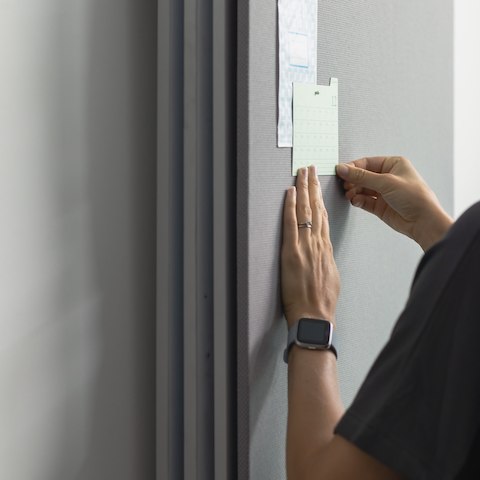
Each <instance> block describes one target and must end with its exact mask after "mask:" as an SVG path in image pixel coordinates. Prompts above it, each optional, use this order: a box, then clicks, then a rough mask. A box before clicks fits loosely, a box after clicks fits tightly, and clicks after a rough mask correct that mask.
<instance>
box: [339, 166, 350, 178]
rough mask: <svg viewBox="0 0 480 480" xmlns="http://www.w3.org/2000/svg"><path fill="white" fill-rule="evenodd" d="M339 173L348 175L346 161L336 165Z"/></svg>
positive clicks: (343, 175) (341, 175)
mask: <svg viewBox="0 0 480 480" xmlns="http://www.w3.org/2000/svg"><path fill="white" fill-rule="evenodd" d="M336 171H337V175H338V176H339V177H342V178H347V177H348V167H347V164H346V163H339V164H338V165H337V167H336Z"/></svg>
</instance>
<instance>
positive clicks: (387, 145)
mask: <svg viewBox="0 0 480 480" xmlns="http://www.w3.org/2000/svg"><path fill="white" fill-rule="evenodd" d="M240 3H241V4H242V5H240V6H239V52H238V54H239V56H238V59H239V64H238V65H239V75H238V82H239V83H238V95H239V97H238V100H239V104H238V114H239V115H238V165H239V170H238V226H239V235H238V242H239V246H238V252H239V256H238V280H239V289H238V292H239V299H238V300H239V330H238V333H239V344H238V346H239V358H238V361H239V369H238V374H239V376H238V382H239V401H238V403H239V478H241V479H242V480H243V479H246V478H250V479H252V480H253V479H254V480H257V479H258V480H260V479H261V480H264V479H273V478H275V479H282V478H285V467H284V463H285V456H284V450H285V430H286V429H285V427H286V412H287V377H286V373H287V370H286V368H285V365H284V364H283V362H282V359H281V353H282V349H283V347H284V342H285V338H286V324H285V321H284V320H283V318H282V313H281V309H280V301H279V300H280V297H279V276H278V275H279V247H280V241H281V237H280V233H281V228H280V227H281V211H282V203H283V197H284V192H285V189H286V188H287V187H288V186H289V185H291V184H292V183H293V178H292V177H291V175H290V168H291V149H288V148H283V149H279V148H276V122H277V92H278V86H277V75H278V65H277V27H276V21H277V6H276V1H275V0H250V1H249V2H240ZM452 18H453V5H452V1H451V0H423V1H422V2H418V1H414V0H392V1H385V0H371V1H360V0H354V1H352V0H348V1H347V0H341V1H339V0H321V1H320V2H319V9H318V19H319V23H318V82H319V83H321V84H328V81H329V78H330V77H332V76H334V77H337V78H338V79H339V87H340V93H339V123H340V159H341V161H349V160H353V159H355V158H359V157H362V156H366V155H383V154H385V155H395V154H397V155H404V156H407V157H409V158H410V159H411V160H412V161H413V162H414V164H415V166H416V167H417V169H418V170H419V171H420V172H421V174H422V175H423V176H424V177H425V178H426V180H427V182H428V183H429V184H430V185H431V186H432V188H433V189H434V190H435V191H436V192H437V194H438V196H439V198H440V200H441V202H442V203H443V205H444V206H445V207H446V208H447V210H449V211H450V212H451V211H452V203H453V199H452V198H453V197H452V190H453V182H452V172H453V169H452V152H453V124H452V122H453V98H452V96H453V94H452V91H453V71H452V63H453V62H452V60H453V58H452V57H453V24H452ZM321 185H322V189H323V192H324V197H325V203H326V206H327V209H328V211H329V215H330V225H331V233H332V242H333V245H334V250H335V258H336V260H337V264H338V268H339V270H340V274H341V279H342V291H341V296H340V301H339V304H338V309H337V324H338V337H337V338H338V340H337V349H338V351H339V361H338V365H339V375H340V382H341V392H342V397H343V400H344V402H345V404H346V405H347V406H348V404H350V402H351V401H352V399H353V397H354V395H355V392H356V391H357V389H358V387H359V385H360V383H361V382H362V379H363V378H364V376H365V374H366V373H367V371H368V368H369V366H370V365H371V363H372V361H373V360H374V358H375V356H376V355H377V354H378V352H379V350H380V348H381V347H382V345H383V344H384V343H385V341H386V339H387V338H388V335H389V333H390V331H391V328H392V325H393V323H394V321H395V320H396V318H397V316H398V314H399V312H400V311H401V309H402V306H403V305H404V303H405V300H406V298H407V295H408V289H409V286H410V282H411V279H412V275H413V272H414V269H415V266H416V264H417V263H418V261H419V258H420V256H421V253H422V252H421V250H420V249H419V247H417V246H416V245H415V244H413V242H412V241H410V240H409V239H407V238H404V237H402V236H400V235H399V234H397V233H395V232H393V231H391V230H389V229H388V228H387V227H386V226H384V225H383V224H382V223H381V222H380V221H379V220H377V219H376V218H373V217H371V216H370V215H368V214H366V213H365V212H363V211H359V210H356V209H354V208H353V207H351V206H350V205H349V204H348V202H347V201H346V200H345V199H344V197H343V192H342V189H341V188H340V185H339V183H338V182H337V180H336V179H335V178H333V177H322V178H321Z"/></svg>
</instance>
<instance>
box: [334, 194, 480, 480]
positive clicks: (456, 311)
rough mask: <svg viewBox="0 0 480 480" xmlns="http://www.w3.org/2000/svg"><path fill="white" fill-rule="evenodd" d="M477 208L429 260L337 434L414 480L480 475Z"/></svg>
mask: <svg viewBox="0 0 480 480" xmlns="http://www.w3.org/2000/svg"><path fill="white" fill-rule="evenodd" d="M479 272H480V203H477V204H476V205H474V206H473V207H471V208H470V209H469V210H468V211H467V212H465V214H464V215H463V216H462V217H461V218H460V219H459V220H458V221H457V222H456V223H455V224H454V225H453V227H452V228H451V229H450V231H449V232H448V233H447V235H446V236H445V238H444V239H443V240H442V241H440V242H439V243H437V244H436V245H435V246H434V247H433V248H431V249H430V250H429V251H428V252H427V253H426V254H425V255H424V257H423V259H422V260H421V262H420V265H419V267H418V269H417V273H416V275H415V278H414V281H413V285H412V289H411V294H410V298H409V300H408V302H407V305H406V307H405V309H404V311H403V313H402V314H401V316H400V318H399V320H398V322H397V323H396V325H395V327H394V329H393V332H392V335H391V337H390V339H389V341H388V343H387V344H386V346H385V348H384V349H383V350H382V352H381V353H380V355H379V356H378V358H377V360H376V361H375V363H374V365H373V367H372V368H371V370H370V372H369V374H368V375H367V377H366V380H365V381H364V383H363V385H362V386H361V388H360V390H359V392H358V394H357V396H356V398H355V399H354V401H353V403H352V405H351V406H350V408H349V409H348V410H347V412H346V414H345V415H344V417H343V418H342V419H341V420H340V422H339V424H338V425H337V428H336V433H337V434H339V435H341V436H342V437H344V438H346V439H348V440H350V441H351V442H353V443H354V444H356V445H357V446H358V447H359V448H361V449H362V450H364V451H365V452H367V453H369V454H370V455H372V456H374V457H375V458H377V459H378V460H379V461H381V462H382V463H384V464H386V465H388V466H390V467H391V468H393V469H394V470H396V471H398V472H400V473H402V474H404V475H406V476H407V478H411V479H418V480H430V479H431V480H434V479H435V480H450V479H473V478H480V470H479V467H480V464H479V460H478V458H479V457H480V438H479V426H480V408H479V406H480V349H479V348H478V340H479V338H480V322H479V319H480V284H479V282H478V279H477V277H478V274H479Z"/></svg>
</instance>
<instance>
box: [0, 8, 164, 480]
mask: <svg viewBox="0 0 480 480" xmlns="http://www.w3.org/2000/svg"><path fill="white" fill-rule="evenodd" d="M0 58H1V59H2V67H1V72H2V73H1V76H0V87H1V88H0V219H1V235H0V258H1V265H2V268H1V270H0V292H1V293H0V425H1V429H0V478H2V479H5V480H7V479H12V480H73V479H78V480H109V479H115V480H143V479H150V478H154V475H155V163H156V145H155V144H156V139H155V135H156V133H155V118H156V104H155V92H156V2H155V1H151V0H149V1H146V2H137V1H135V0H104V1H95V0H27V1H23V2H12V1H2V2H0Z"/></svg>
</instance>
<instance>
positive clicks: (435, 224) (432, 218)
mask: <svg viewBox="0 0 480 480" xmlns="http://www.w3.org/2000/svg"><path fill="white" fill-rule="evenodd" d="M452 224H453V220H452V218H451V217H450V215H448V214H447V213H446V212H445V211H444V210H443V209H442V208H439V209H438V210H437V211H436V212H435V213H434V214H430V215H429V216H428V218H427V219H426V220H425V221H424V222H423V223H422V229H421V231H420V232H419V233H418V235H417V236H416V238H415V241H416V242H417V243H418V244H419V245H420V247H422V249H423V251H424V252H426V251H427V250H428V249H429V248H430V247H432V246H433V245H434V244H435V243H437V242H438V241H440V240H441V239H442V238H443V237H444V235H445V234H446V233H447V231H448V230H449V229H450V227H451V226H452Z"/></svg>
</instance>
